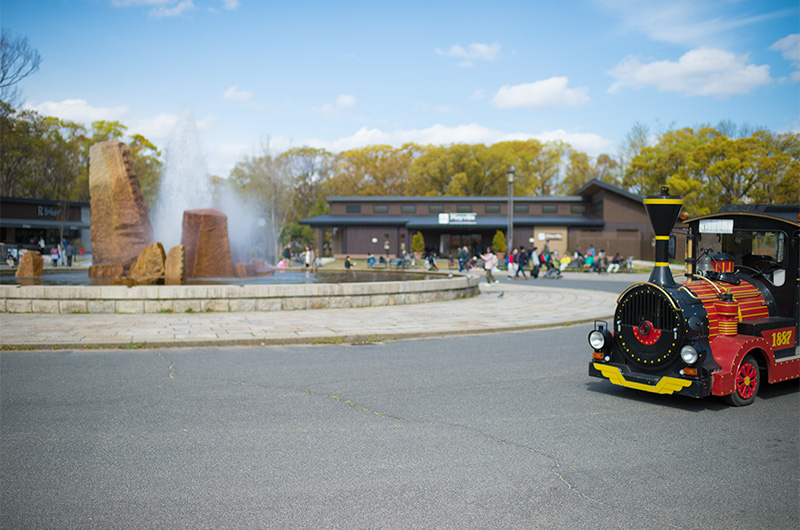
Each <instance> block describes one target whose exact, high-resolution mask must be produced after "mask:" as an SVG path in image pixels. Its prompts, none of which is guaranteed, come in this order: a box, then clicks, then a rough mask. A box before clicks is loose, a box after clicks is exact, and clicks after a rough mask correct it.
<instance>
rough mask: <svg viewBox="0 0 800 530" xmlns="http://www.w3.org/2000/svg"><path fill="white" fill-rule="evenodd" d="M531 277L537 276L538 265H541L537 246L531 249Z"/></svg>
mask: <svg viewBox="0 0 800 530" xmlns="http://www.w3.org/2000/svg"><path fill="white" fill-rule="evenodd" d="M530 259H531V278H534V279H536V278H538V277H539V266H540V265H541V260H542V258H541V257H540V256H539V247H533V248H532V249H531V258H530Z"/></svg>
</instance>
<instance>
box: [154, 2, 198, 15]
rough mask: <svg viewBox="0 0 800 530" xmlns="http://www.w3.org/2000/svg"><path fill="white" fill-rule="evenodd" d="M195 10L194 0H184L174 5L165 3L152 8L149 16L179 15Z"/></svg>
mask: <svg viewBox="0 0 800 530" xmlns="http://www.w3.org/2000/svg"><path fill="white" fill-rule="evenodd" d="M193 10H194V2H193V1H192V0H184V1H183V2H179V3H177V4H174V5H163V6H159V7H157V8H155V9H153V10H151V11H150V12H149V13H148V14H147V16H149V17H153V18H166V17H179V16H182V15H185V14H186V13H188V12H190V11H193Z"/></svg>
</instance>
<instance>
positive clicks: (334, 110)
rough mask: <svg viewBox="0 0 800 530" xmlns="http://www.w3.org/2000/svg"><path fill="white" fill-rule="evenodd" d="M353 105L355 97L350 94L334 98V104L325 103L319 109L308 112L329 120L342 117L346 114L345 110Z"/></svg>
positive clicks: (311, 109) (313, 108)
mask: <svg viewBox="0 0 800 530" xmlns="http://www.w3.org/2000/svg"><path fill="white" fill-rule="evenodd" d="M355 104H356V97H355V96H353V95H351V94H339V95H338V96H337V97H336V102H335V103H326V104H325V105H322V106H321V107H311V108H310V109H309V110H310V111H311V112H314V113H317V114H321V115H322V116H323V117H324V118H326V119H329V120H331V119H334V118H340V117H342V116H343V115H344V114H345V113H346V112H347V109H349V108H352V107H354V106H355Z"/></svg>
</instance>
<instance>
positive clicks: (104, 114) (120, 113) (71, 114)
mask: <svg viewBox="0 0 800 530" xmlns="http://www.w3.org/2000/svg"><path fill="white" fill-rule="evenodd" d="M25 108H27V109H31V110H34V111H36V112H37V113H39V114H41V115H43V116H53V117H55V118H59V119H62V120H68V121H73V122H76V123H82V124H85V125H87V126H89V125H91V123H92V122H93V121H99V120H105V121H114V120H117V121H120V122H122V121H123V119H124V118H125V117H126V116H128V114H129V113H130V109H128V107H93V106H91V105H89V103H87V102H86V100H84V99H65V100H64V101H45V102H43V103H40V104H38V105H25Z"/></svg>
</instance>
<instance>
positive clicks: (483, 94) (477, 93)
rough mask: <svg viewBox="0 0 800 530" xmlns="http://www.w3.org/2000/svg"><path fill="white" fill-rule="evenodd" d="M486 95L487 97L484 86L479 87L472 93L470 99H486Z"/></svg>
mask: <svg viewBox="0 0 800 530" xmlns="http://www.w3.org/2000/svg"><path fill="white" fill-rule="evenodd" d="M485 97H486V91H485V90H483V89H482V88H479V89H477V90H476V91H475V92H473V93H472V95H471V96H470V97H469V99H475V100H477V99H484V98H485Z"/></svg>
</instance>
